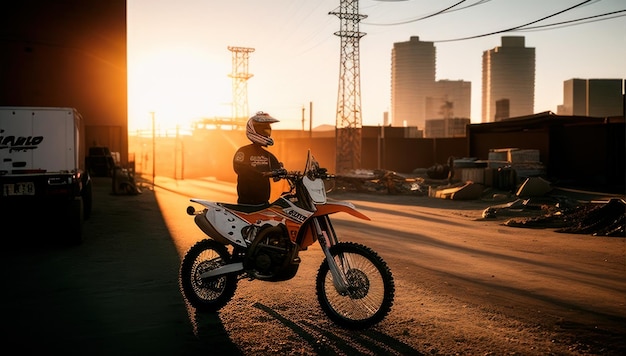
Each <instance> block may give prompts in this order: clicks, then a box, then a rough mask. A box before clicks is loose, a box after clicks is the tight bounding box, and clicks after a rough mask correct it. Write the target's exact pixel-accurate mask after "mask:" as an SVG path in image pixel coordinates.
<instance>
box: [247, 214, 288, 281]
mask: <svg viewBox="0 0 626 356" xmlns="http://www.w3.org/2000/svg"><path fill="white" fill-rule="evenodd" d="M297 253H298V251H297V249H296V244H294V243H293V242H292V241H291V240H290V239H289V236H288V234H287V231H286V229H285V228H284V226H282V227H281V226H280V225H278V226H265V227H262V228H261V230H260V231H259V233H258V234H257V236H256V238H255V239H254V241H253V242H252V245H250V247H249V248H248V251H247V253H246V258H245V263H244V267H245V268H246V270H248V273H249V274H251V276H253V277H255V278H258V279H263V280H271V281H279V280H287V279H290V278H292V277H293V276H294V275H295V272H296V271H297V268H298V266H299V263H300V258H299V257H298V256H297ZM294 268H295V269H294Z"/></svg>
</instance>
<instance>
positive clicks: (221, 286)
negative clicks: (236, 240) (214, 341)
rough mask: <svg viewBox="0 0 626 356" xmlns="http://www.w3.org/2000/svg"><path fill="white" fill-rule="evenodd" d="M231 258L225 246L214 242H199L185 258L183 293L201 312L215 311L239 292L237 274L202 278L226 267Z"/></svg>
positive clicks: (181, 286)
mask: <svg viewBox="0 0 626 356" xmlns="http://www.w3.org/2000/svg"><path fill="white" fill-rule="evenodd" d="M230 259H231V255H230V253H229V252H228V249H227V248H226V246H225V245H223V244H221V243H219V242H217V241H215V240H211V239H205V240H202V241H198V242H197V243H196V244H195V245H193V246H192V247H191V248H190V249H189V250H188V251H187V253H186V254H185V257H183V261H182V263H181V266H180V272H179V284H180V288H181V291H182V293H183V295H184V296H185V298H186V299H187V301H188V302H189V304H191V306H192V307H194V308H196V311H199V312H215V311H217V310H219V309H220V308H222V307H223V306H224V305H226V303H228V302H229V301H230V300H231V299H232V297H233V296H234V295H235V290H236V289H237V275H236V274H228V275H224V276H220V277H213V278H210V279H203V278H201V277H200V275H201V274H202V273H204V272H206V271H210V270H213V269H215V268H217V267H220V266H223V265H225V264H227V263H228V262H229V261H230Z"/></svg>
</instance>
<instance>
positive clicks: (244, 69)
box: [228, 46, 254, 128]
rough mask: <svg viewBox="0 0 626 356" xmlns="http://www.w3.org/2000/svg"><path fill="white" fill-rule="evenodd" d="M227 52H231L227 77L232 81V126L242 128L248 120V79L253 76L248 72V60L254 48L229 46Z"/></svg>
mask: <svg viewBox="0 0 626 356" xmlns="http://www.w3.org/2000/svg"><path fill="white" fill-rule="evenodd" d="M228 50H229V51H231V52H232V72H231V73H230V74H229V75H228V76H229V77H231V78H232V80H233V103H232V109H231V110H232V120H233V125H234V126H235V127H236V128H244V127H245V126H246V121H247V120H248V79H250V78H252V76H253V74H250V73H249V72H248V59H249V58H250V53H252V52H254V48H247V47H231V46H229V47H228Z"/></svg>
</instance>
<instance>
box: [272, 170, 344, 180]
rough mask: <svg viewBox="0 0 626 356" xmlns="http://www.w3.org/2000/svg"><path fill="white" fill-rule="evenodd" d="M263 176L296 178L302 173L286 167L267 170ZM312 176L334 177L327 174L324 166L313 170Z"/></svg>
mask: <svg viewBox="0 0 626 356" xmlns="http://www.w3.org/2000/svg"><path fill="white" fill-rule="evenodd" d="M263 176H264V177H268V178H274V179H297V178H301V177H303V176H304V174H302V173H300V172H299V171H287V170H286V169H284V168H283V169H275V170H273V171H269V172H263ZM312 176H313V178H321V179H331V178H335V175H334V174H328V173H327V170H326V168H320V169H319V170H317V171H314V172H313V174H312Z"/></svg>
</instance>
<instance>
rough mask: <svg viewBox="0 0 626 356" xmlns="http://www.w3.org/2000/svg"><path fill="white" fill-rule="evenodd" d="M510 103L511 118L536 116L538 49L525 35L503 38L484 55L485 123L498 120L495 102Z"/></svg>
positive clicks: (483, 119) (483, 116)
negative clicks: (499, 43)
mask: <svg viewBox="0 0 626 356" xmlns="http://www.w3.org/2000/svg"><path fill="white" fill-rule="evenodd" d="M507 101H508V115H509V116H508V117H517V116H526V115H532V114H534V109H535V49H534V48H530V47H526V46H525V43H524V37H523V36H503V37H502V45H501V46H500V47H495V48H493V49H490V50H487V51H484V52H483V73H482V122H494V121H496V103H497V102H502V103H504V102H507Z"/></svg>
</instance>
